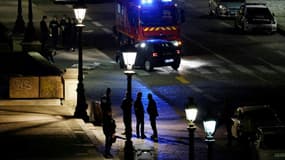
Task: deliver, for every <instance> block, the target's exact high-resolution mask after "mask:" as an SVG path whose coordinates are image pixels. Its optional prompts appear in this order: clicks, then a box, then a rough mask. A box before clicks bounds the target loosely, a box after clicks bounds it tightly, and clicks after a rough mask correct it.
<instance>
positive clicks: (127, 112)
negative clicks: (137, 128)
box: [121, 92, 132, 136]
mask: <svg viewBox="0 0 285 160" xmlns="http://www.w3.org/2000/svg"><path fill="white" fill-rule="evenodd" d="M127 95H128V93H127V92H126V94H125V97H124V99H123V101H122V104H121V109H122V110H123V122H124V125H125V132H124V133H123V134H126V135H127V136H128V133H130V135H131V133H132V100H131V99H128V97H127Z"/></svg>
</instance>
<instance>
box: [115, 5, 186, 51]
mask: <svg viewBox="0 0 285 160" xmlns="http://www.w3.org/2000/svg"><path fill="white" fill-rule="evenodd" d="M115 9H116V10H115V15H116V18H115V19H116V20H115V25H114V28H113V29H114V33H115V35H116V37H117V39H118V41H119V42H120V44H122V43H128V44H133V43H135V42H138V41H142V40H149V39H164V40H167V41H170V42H172V43H173V44H174V45H175V46H177V47H181V46H182V40H181V37H180V24H181V23H183V22H184V20H185V18H184V10H183V9H181V8H179V7H178V5H177V4H176V3H174V2H173V1H172V0H116V7H115Z"/></svg>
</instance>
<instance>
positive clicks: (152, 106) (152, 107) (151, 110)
mask: <svg viewBox="0 0 285 160" xmlns="http://www.w3.org/2000/svg"><path fill="white" fill-rule="evenodd" d="M147 113H148V114H149V116H150V117H157V116H158V112H157V107H156V103H155V101H154V100H153V99H151V100H149V103H148V107H147Z"/></svg>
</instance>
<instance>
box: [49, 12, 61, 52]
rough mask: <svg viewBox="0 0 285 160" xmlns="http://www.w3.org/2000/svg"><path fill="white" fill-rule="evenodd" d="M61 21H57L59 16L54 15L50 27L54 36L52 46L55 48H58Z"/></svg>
mask: <svg viewBox="0 0 285 160" xmlns="http://www.w3.org/2000/svg"><path fill="white" fill-rule="evenodd" d="M59 27H60V26H59V23H58V21H57V17H56V16H54V17H53V19H52V20H51V21H50V23H49V29H50V33H51V37H52V47H53V49H54V50H56V49H57V48H56V47H57V42H58V34H59Z"/></svg>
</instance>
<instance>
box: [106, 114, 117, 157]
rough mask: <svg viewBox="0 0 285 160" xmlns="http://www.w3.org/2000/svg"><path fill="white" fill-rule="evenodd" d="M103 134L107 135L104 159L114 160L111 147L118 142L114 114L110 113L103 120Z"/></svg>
mask: <svg viewBox="0 0 285 160" xmlns="http://www.w3.org/2000/svg"><path fill="white" fill-rule="evenodd" d="M103 133H104V135H105V151H104V157H105V158H113V155H112V154H111V152H110V151H111V147H112V144H113V143H114V142H115V140H116V136H115V133H116V122H115V120H114V119H113V117H112V112H111V111H108V112H107V113H106V115H105V118H104V119H103Z"/></svg>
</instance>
